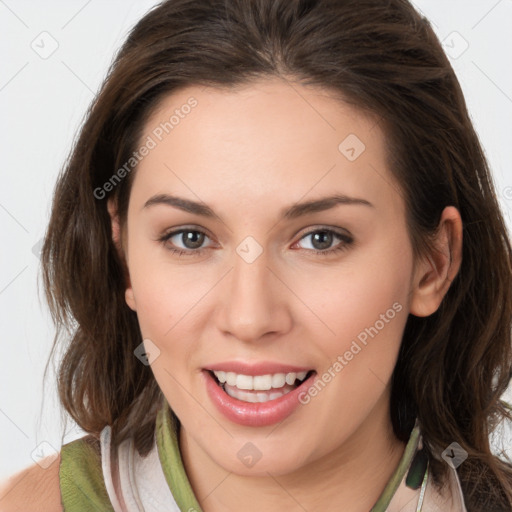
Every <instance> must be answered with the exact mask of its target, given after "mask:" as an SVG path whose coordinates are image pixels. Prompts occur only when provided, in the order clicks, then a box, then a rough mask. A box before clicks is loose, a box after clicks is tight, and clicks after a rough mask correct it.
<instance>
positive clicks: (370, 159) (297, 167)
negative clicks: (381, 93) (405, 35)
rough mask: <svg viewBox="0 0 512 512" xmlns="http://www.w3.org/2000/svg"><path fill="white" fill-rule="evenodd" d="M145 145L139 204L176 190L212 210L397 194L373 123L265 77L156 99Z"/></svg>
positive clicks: (313, 91)
mask: <svg viewBox="0 0 512 512" xmlns="http://www.w3.org/2000/svg"><path fill="white" fill-rule="evenodd" d="M145 141H151V146H152V149H151V151H149V153H148V154H147V156H145V157H144V158H143V159H142V160H141V161H140V163H139V164H138V166H137V172H136V176H135V180H134V184H133V187H134V189H136V190H134V193H137V195H140V196H141V197H140V200H142V199H143V197H144V196H149V195H151V194H156V193H170V192H171V191H173V192H174V191H177V190H179V191H180V192H182V193H183V194H186V195H188V196H189V197H191V198H194V199H197V198H201V199H204V200H205V201H206V202H208V204H210V205H215V204H216V203H220V202H225V201H226V200H229V201H231V202H234V203H236V202H237V201H238V202H241V203H246V204H247V203H249V204H252V203H254V202H257V201H260V203H259V204H264V203H262V202H261V201H263V199H266V200H267V201H268V200H270V199H273V200H274V203H280V204H282V203H289V202H290V201H293V200H299V199H300V198H301V197H304V196H305V195H307V196H308V198H315V196H319V195H324V194H325V193H326V192H335V191H336V192H340V193H344V194H347V195H361V193H362V192H364V193H365V194H366V195H367V196H368V197H372V198H373V199H374V201H375V202H379V201H381V202H382V201H384V200H391V201H393V199H394V200H395V201H396V195H398V187H397V185H396V184H395V183H394V179H393V177H392V176H391V174H390V173H389V171H388V169H387V161H386V141H385V137H384V133H383V132H382V130H381V128H380V126H379V124H378V120H377V118H376V117H372V116H370V115H367V114H363V113H362V112H361V111H359V110H357V109H356V108H355V107H353V106H351V105H349V104H347V103H345V102H343V101H342V100H340V99H338V98H336V97H335V96H334V94H333V93H332V92H329V91H327V90H325V89H322V88H319V87H315V86H307V87H306V86H303V85H299V84H296V83H292V82H287V81H284V80H281V79H267V80H260V81H257V82H253V83H250V84H245V85H243V86H240V87H236V88H213V87H202V86H190V87H187V88H183V89H181V90H179V91H177V92H174V93H172V94H169V95H168V96H166V97H164V98H163V99H162V100H161V101H160V103H159V105H158V107H157V108H156V109H155V111H154V112H153V113H152V115H151V116H150V117H149V119H148V121H147V122H146V125H145V127H144V131H143V135H142V137H141V141H140V143H141V144H143V143H144V142H145ZM183 194H182V195H183ZM194 195H195V196H196V197H193V196H194ZM393 195H395V197H394V198H393ZM146 199H147V197H146ZM207 199H211V201H207ZM369 200H370V201H371V200H372V199H369ZM372 202H373V201H372ZM219 206H220V205H219Z"/></svg>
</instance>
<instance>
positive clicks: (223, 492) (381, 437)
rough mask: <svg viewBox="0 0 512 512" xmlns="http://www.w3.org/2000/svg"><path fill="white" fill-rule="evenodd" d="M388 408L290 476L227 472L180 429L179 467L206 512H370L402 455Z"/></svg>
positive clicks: (379, 408)
mask: <svg viewBox="0 0 512 512" xmlns="http://www.w3.org/2000/svg"><path fill="white" fill-rule="evenodd" d="M388 404H389V402H388V401H383V403H381V404H380V405H377V406H376V408H375V409H374V410H373V411H372V414H370V415H369V416H368V417H367V418H366V420H365V421H364V422H363V423H362V424H361V425H360V427H359V428H358V429H357V431H356V432H354V433H353V434H352V436H351V437H350V438H349V439H347V440H346V441H345V442H344V443H343V444H342V445H341V446H339V447H338V448H337V449H336V450H333V451H332V452H330V453H329V454H328V455H326V456H324V457H322V458H319V459H317V460H315V461H314V462H311V463H308V464H307V465H304V466H302V467H300V468H298V469H297V470H295V471H293V472H292V473H288V474H285V475H279V476H274V475H272V474H271V473H268V476H257V477H255V476H245V475H237V474H235V473H231V472H229V471H226V470H225V469H224V468H223V467H221V466H220V465H218V464H217V463H216V462H215V461H214V460H212V459H211V458H210V457H209V456H208V454H207V453H206V452H205V451H203V450H202V448H201V447H200V446H199V445H198V444H197V443H196V442H195V441H194V440H193V439H191V438H190V436H188V435H187V432H186V430H185V429H184V428H183V427H181V428H180V435H179V445H180V451H181V454H182V458H183V464H184V466H185V470H186V472H187V475H188V478H189V480H190V483H191V486H192V488H193V490H194V493H195V495H196V496H197V498H198V501H199V502H200V504H201V506H202V508H203V510H204V512H220V511H223V512H224V511H226V510H248V509H247V504H248V503H250V504H251V510H266V511H269V512H273V511H276V512H277V511H279V512H281V511H282V510H287V511H292V512H295V511H297V512H298V511H300V512H303V511H304V510H325V511H329V510H333V511H334V510H336V511H338V510H340V509H342V510H345V511H347V512H368V510H370V509H371V508H372V506H373V505H374V504H375V502H376V501H377V499H378V498H379V496H380V494H381V492H382V491H383V489H384V487H385V486H386V483H387V482H388V480H389V478H390V477H391V475H392V473H393V471H394V470H395V468H396V467H397V465H398V463H399V461H400V458H401V457H402V455H403V452H404V444H403V443H401V442H400V441H399V440H398V439H396V437H395V436H394V434H393V429H392V425H391V421H390V418H389V412H388V411H389V408H388V407H389V405H388Z"/></svg>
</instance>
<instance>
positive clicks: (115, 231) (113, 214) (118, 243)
mask: <svg viewBox="0 0 512 512" xmlns="http://www.w3.org/2000/svg"><path fill="white" fill-rule="evenodd" d="M107 209H108V213H109V215H110V223H111V228H112V241H113V242H114V246H115V248H116V250H117V253H118V255H119V259H120V261H121V264H122V265H123V271H124V272H123V274H124V279H125V283H126V289H125V293H124V298H125V301H126V304H127V305H128V307H129V308H130V309H132V310H133V311H136V310H137V308H136V306H135V297H134V295H133V289H132V286H131V280H130V273H129V271H128V264H127V261H126V257H125V252H124V249H123V244H122V239H121V222H120V220H119V215H118V213H117V206H116V203H115V201H114V200H113V199H112V198H110V199H108V201H107Z"/></svg>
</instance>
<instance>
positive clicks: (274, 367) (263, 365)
mask: <svg viewBox="0 0 512 512" xmlns="http://www.w3.org/2000/svg"><path fill="white" fill-rule="evenodd" d="M204 369H205V370H212V371H225V372H234V373H237V374H239V375H252V376H255V375H268V374H275V373H292V372H294V373H299V372H307V371H310V370H312V369H313V368H311V367H308V366H294V365H290V364H283V363H274V362H271V361H258V362H253V363H248V362H243V361H225V362H223V363H215V364H211V365H208V366H207V367H205V368H204Z"/></svg>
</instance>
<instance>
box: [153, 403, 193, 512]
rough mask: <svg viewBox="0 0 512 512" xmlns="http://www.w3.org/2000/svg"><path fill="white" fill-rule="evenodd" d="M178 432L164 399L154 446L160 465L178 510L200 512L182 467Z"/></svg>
mask: <svg viewBox="0 0 512 512" xmlns="http://www.w3.org/2000/svg"><path fill="white" fill-rule="evenodd" d="M178 431H179V423H178V420H177V418H176V417H175V416H174V414H172V413H171V409H170V407H169V404H168V403H167V400H166V399H165V398H164V406H163V407H162V408H161V409H160V410H159V411H158V414H157V417H156V446H157V449H158V456H159V458H160V464H161V465H162V469H163V472H164V475H165V479H166V480H167V484H168V485H169V488H170V489H171V492H172V495H173V496H174V499H175V500H176V503H177V504H178V507H179V508H180V510H184V511H186V512H202V509H201V506H200V505H199V502H198V501H197V499H196V497H195V494H194V491H193V490H192V487H191V485H190V482H189V480H188V477H187V474H186V472H185V468H184V466H183V461H182V459H181V454H180V448H179V444H178Z"/></svg>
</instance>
